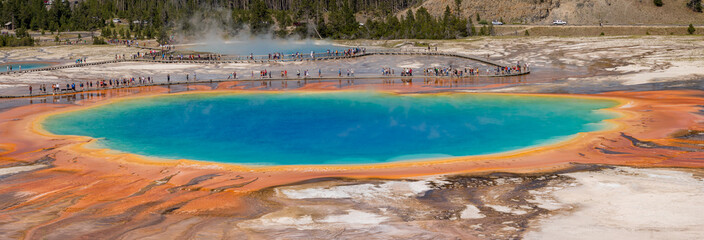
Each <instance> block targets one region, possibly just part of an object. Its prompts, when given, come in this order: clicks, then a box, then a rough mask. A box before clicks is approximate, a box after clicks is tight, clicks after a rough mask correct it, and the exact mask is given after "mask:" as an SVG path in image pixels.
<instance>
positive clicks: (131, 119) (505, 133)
mask: <svg viewBox="0 0 704 240" xmlns="http://www.w3.org/2000/svg"><path fill="white" fill-rule="evenodd" d="M616 104H617V103H616V102H614V101H608V100H585V99H577V98H552V97H528V96H507V95H504V96H501V95H477V94H448V95H393V94H385V93H378V92H344V93H244V94H235V93H227V94H225V93H208V94H189V95H166V96H158V97H151V98H142V99H130V100H124V101H118V102H116V103H112V104H108V105H104V106H100V107H96V108H89V109H86V110H81V111H76V112H70V113H64V114H59V115H54V116H51V117H49V118H48V119H47V120H46V121H45V122H44V123H43V124H44V127H45V128H46V129H47V130H48V131H50V132H52V133H54V134H60V135H83V136H90V137H94V138H98V139H99V141H98V142H99V144H100V145H102V146H101V147H107V148H111V149H115V150H119V151H123V152H130V153H137V154H141V155H146V156H155V157H161V158H167V159H182V158H183V159H193V160H204V161H213V162H223V163H238V164H246V165H298V164H362V163H380V162H389V161H398V160H408V159H419V158H431V157H447V156H466V155H479V154H488V153H498V152H503V151H510V150H517V149H522V148H526V147H530V146H535V145H539V144H547V143H551V142H554V141H556V140H562V139H565V138H567V137H569V136H571V135H574V134H576V133H578V132H585V131H595V130H599V129H601V128H603V127H604V124H603V122H601V121H602V120H604V119H608V118H613V117H615V116H614V114H613V113H610V112H608V111H599V109H603V108H608V107H612V106H615V105H616Z"/></svg>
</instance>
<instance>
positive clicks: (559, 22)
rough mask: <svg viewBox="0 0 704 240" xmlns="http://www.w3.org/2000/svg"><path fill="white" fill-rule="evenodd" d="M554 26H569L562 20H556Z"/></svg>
mask: <svg viewBox="0 0 704 240" xmlns="http://www.w3.org/2000/svg"><path fill="white" fill-rule="evenodd" d="M552 24H553V25H567V22H565V21H562V20H555V21H552Z"/></svg>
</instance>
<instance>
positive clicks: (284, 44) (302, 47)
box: [188, 39, 349, 55]
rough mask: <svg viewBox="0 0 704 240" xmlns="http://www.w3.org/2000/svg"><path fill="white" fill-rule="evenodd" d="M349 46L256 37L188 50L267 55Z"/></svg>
mask: <svg viewBox="0 0 704 240" xmlns="http://www.w3.org/2000/svg"><path fill="white" fill-rule="evenodd" d="M347 48H349V47H345V46H340V45H335V44H333V43H332V42H330V41H324V40H299V41H296V40H283V39H257V40H256V41H237V40H232V41H224V42H207V43H200V44H194V45H193V46H190V47H188V49H189V50H192V51H197V52H210V53H219V54H227V55H249V54H254V55H267V54H269V53H283V54H286V55H290V54H294V53H301V54H310V52H311V51H313V52H315V53H324V52H326V51H327V50H330V51H335V50H343V49H347Z"/></svg>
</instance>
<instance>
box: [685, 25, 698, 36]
mask: <svg viewBox="0 0 704 240" xmlns="http://www.w3.org/2000/svg"><path fill="white" fill-rule="evenodd" d="M694 31H697V29H695V28H694V25H692V24H691V23H690V24H689V27H688V28H687V32H688V33H689V34H690V35H691V34H694Z"/></svg>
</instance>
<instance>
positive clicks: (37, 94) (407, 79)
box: [0, 73, 526, 99]
mask: <svg viewBox="0 0 704 240" xmlns="http://www.w3.org/2000/svg"><path fill="white" fill-rule="evenodd" d="M525 74H526V73H518V74H507V75H501V76H502V77H511V76H521V75H525ZM481 77H491V76H477V75H473V76H464V77H449V76H424V75H420V76H350V77H346V76H343V77H337V76H335V77H301V78H298V77H292V78H289V77H283V78H281V77H274V78H245V79H226V78H222V79H203V80H197V81H193V80H191V81H171V82H155V83H145V84H133V85H120V86H109V87H92V88H89V87H85V88H84V89H80V90H76V91H73V90H70V89H63V90H61V91H59V92H57V93H51V92H47V93H43V92H39V91H35V93H34V94H32V95H29V94H23V95H0V99H3V98H5V99H6V98H25V97H43V96H58V95H69V94H76V93H82V92H93V91H101V90H109V89H126V88H137V87H150V86H172V85H189V84H210V83H220V82H275V81H311V82H313V81H330V80H340V81H342V80H345V81H347V80H363V79H379V80H383V79H393V80H396V79H398V80H401V82H405V83H410V82H413V80H414V79H415V80H419V79H472V78H481ZM49 90H50V89H49Z"/></svg>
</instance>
